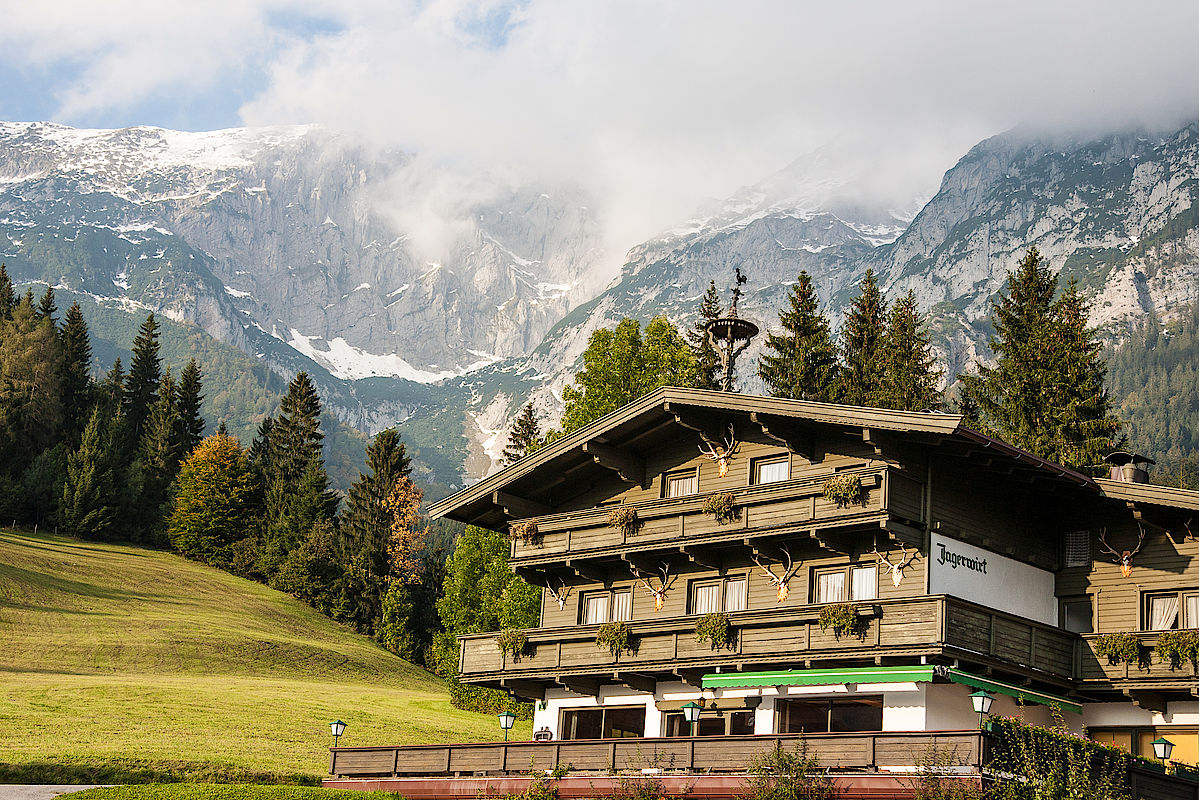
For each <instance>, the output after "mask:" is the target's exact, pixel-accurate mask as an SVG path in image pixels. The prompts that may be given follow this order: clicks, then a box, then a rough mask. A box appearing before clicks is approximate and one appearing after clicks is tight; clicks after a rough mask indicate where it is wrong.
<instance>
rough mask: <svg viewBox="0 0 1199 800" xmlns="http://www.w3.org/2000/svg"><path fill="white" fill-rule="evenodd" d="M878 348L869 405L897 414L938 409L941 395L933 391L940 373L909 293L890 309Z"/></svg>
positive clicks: (926, 332) (927, 335)
mask: <svg viewBox="0 0 1199 800" xmlns="http://www.w3.org/2000/svg"><path fill="white" fill-rule="evenodd" d="M878 347H879V351H880V353H879V356H878V359H877V361H878V371H879V373H880V375H879V381H878V387H877V389H876V390H875V392H876V394H875V397H876V402H875V403H872V405H877V406H880V407H882V408H894V409H898V410H900V411H928V410H931V409H935V408H938V407H939V406H940V405H941V393H940V392H939V391H937V383H938V382H939V381H940V379H941V372H940V370H938V369H937V366H936V364H937V362H936V359H935V358H934V357H933V354H932V344H931V338H930V336H929V333H928V330H927V327H926V326H925V322H924V318H923V317H922V316H921V315H920V311H919V310H918V309H917V307H916V295H915V294H914V293H913V292H912V291H911V290H909V291H908V293H907V294H906V295H904V296H903V297H901V298H900V299H899V300H898V302H896V303H895V306H894V307H893V308H892V309H891V314H890V316H889V318H888V320H887V328H886V331H885V336H884V337H883V340H882V341H881V342H879V344H878Z"/></svg>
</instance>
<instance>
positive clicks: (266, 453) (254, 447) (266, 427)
mask: <svg viewBox="0 0 1199 800" xmlns="http://www.w3.org/2000/svg"><path fill="white" fill-rule="evenodd" d="M274 429H275V418H274V417H267V418H266V419H264V420H263V421H262V422H260V423H258V432H257V434H255V436H254V441H253V442H251V443H250V466H252V467H254V469H255V470H256V471H257V472H258V476H259V477H260V478H262V479H266V478H267V476H268V475H269V474H270V471H271V434H272V433H273V432H274Z"/></svg>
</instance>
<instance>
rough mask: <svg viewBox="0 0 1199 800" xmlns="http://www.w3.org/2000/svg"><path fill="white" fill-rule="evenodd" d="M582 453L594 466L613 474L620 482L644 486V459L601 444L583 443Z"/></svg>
mask: <svg viewBox="0 0 1199 800" xmlns="http://www.w3.org/2000/svg"><path fill="white" fill-rule="evenodd" d="M583 452H584V453H586V454H587V455H589V456H591V458H592V459H593V460H594V461H595V463H596V464H599V465H600V466H601V467H603V468H604V469H610V470H612V471H613V472H615V473H616V474H617V475H619V476H620V479H621V480H622V481H624V482H626V483H635V484H637V485H638V486H645V459H643V458H640V457H639V456H636V455H633V454H632V453H629V452H627V451H625V450H621V449H620V448H617V447H612V446H611V445H606V444H603V443H601V442H584V443H583Z"/></svg>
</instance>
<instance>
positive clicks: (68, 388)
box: [60, 303, 120, 446]
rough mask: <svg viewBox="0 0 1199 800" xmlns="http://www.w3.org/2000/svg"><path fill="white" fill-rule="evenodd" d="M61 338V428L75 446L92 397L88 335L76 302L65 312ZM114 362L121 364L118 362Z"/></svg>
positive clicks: (90, 348) (90, 350) (90, 355)
mask: <svg viewBox="0 0 1199 800" xmlns="http://www.w3.org/2000/svg"><path fill="white" fill-rule="evenodd" d="M60 338H61V340H62V353H63V373H62V408H63V427H64V429H65V430H66V432H67V436H68V438H69V439H70V441H71V444H72V446H74V444H75V443H76V442H77V441H78V439H79V434H80V433H82V432H83V426H84V425H86V424H87V417H88V414H89V413H90V409H91V405H92V402H93V400H94V394H95V392H94V391H93V386H92V376H91V362H92V342H91V335H90V334H89V332H88V329H87V322H86V321H85V320H84V318H83V311H82V310H81V309H80V308H79V304H78V303H74V304H72V305H71V307H70V308H69V309H67V316H66V319H65V320H64V321H63V327H62V332H61V334H60ZM117 363H118V364H119V363H120V361H119V359H118V362H117ZM114 366H116V365H114Z"/></svg>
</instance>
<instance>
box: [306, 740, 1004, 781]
mask: <svg viewBox="0 0 1199 800" xmlns="http://www.w3.org/2000/svg"><path fill="white" fill-rule="evenodd" d="M801 738H802V740H803V741H804V742H806V744H807V747H808V754H809V755H812V756H815V757H816V758H817V759H819V761H820V765H821V766H822V767H828V768H832V769H839V770H862V771H876V770H885V769H887V768H894V767H912V766H915V765H916V764H917V763H918V762H919V760H920V758H921V756H922V755H923V754H924V753H926V752H929V750H930V748H932V747H936V748H937V749H938V750H939V751H940V752H942V753H948V754H950V755H951V756H952V757H953V760H954V763H956V764H960V765H961V766H963V767H974V768H976V769H977V768H978V767H979V766H980V765H981V764H984V763H985V759H986V740H985V738H984V734H983V733H982V732H981V731H945V732H932V733H927V732H884V733H826V734H807V735H805V736H802V737H801V736H799V735H798V734H783V735H771V736H712V737H708V736H700V737H690V736H688V737H679V738H670V739H664V738H662V739H659V738H655V739H589V740H577V741H557V742H490V743H486V744H450V745H416V746H410V747H335V748H333V749H332V750H331V751H330V752H331V760H330V766H329V773H330V774H331V775H339V776H343V777H400V776H446V777H460V776H474V775H527V774H529V773H530V772H532V771H534V770H540V771H546V770H551V769H554V768H555V767H557V766H562V767H568V768H569V769H570V771H571V772H572V773H590V774H611V773H615V772H620V771H628V770H634V771H636V770H642V769H658V770H661V771H662V772H663V773H670V772H687V773H696V772H703V773H744V772H745V771H746V770H747V769H748V768H749V766H750V761H751V760H752V759H753V757H754V756H756V755H758V754H760V753H765V752H768V751H770V750H772V749H774V748H775V747H776V746H782V747H784V748H788V749H789V748H792V747H794V746H795V745H796V744H797V743H798V742H799V741H800V739H801Z"/></svg>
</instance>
